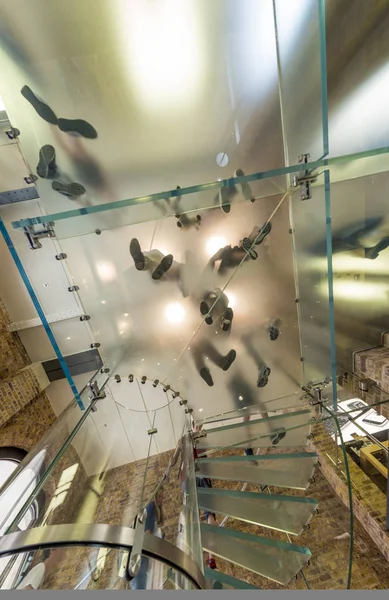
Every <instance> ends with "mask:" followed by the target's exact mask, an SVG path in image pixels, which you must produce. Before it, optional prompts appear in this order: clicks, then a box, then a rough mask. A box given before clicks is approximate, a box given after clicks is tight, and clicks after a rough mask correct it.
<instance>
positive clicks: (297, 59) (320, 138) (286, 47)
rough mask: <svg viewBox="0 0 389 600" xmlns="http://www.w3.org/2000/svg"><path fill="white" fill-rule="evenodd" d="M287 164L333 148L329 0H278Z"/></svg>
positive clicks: (312, 156) (276, 13)
mask: <svg viewBox="0 0 389 600" xmlns="http://www.w3.org/2000/svg"><path fill="white" fill-rule="evenodd" d="M273 6H274V21H275V28H276V39H277V57H278V70H279V71H278V72H279V88H280V98H281V111H282V123H283V133H284V149H285V160H286V164H288V165H291V164H296V162H297V161H298V159H299V157H300V156H301V155H304V154H308V155H309V156H310V159H311V160H318V159H320V158H322V157H323V156H326V155H327V154H328V108H327V71H326V39H325V2H324V0H300V1H299V2H298V3H297V4H296V3H295V4H294V3H293V2H289V1H288V0H274V2H273Z"/></svg>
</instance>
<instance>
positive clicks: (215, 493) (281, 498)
mask: <svg viewBox="0 0 389 600" xmlns="http://www.w3.org/2000/svg"><path fill="white" fill-rule="evenodd" d="M197 495H198V504H199V508H201V509H202V510H208V511H211V512H215V513H218V514H221V515H225V516H229V517H232V518H235V519H239V520H241V521H245V522H247V523H253V524H256V525H260V526H262V527H266V528H268V529H274V530H277V531H282V532H284V533H289V534H291V535H300V534H301V533H302V531H303V529H304V527H305V526H306V525H307V524H308V523H309V521H310V520H311V518H312V516H313V515H314V513H315V510H316V508H317V506H318V503H317V501H316V500H315V499H314V498H305V497H299V496H287V495H281V494H262V493H259V492H240V491H237V490H223V489H215V488H212V489H211V488H208V489H207V488H198V494H197Z"/></svg>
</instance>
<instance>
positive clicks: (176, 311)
mask: <svg viewBox="0 0 389 600" xmlns="http://www.w3.org/2000/svg"><path fill="white" fill-rule="evenodd" d="M165 315H166V318H167V320H168V321H169V323H172V324H174V325H178V324H179V323H182V322H183V320H184V318H185V309H184V308H183V306H181V304H179V303H178V302H174V303H172V304H168V305H167V307H166V309H165Z"/></svg>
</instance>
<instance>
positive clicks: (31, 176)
mask: <svg viewBox="0 0 389 600" xmlns="http://www.w3.org/2000/svg"><path fill="white" fill-rule="evenodd" d="M23 179H24V181H25V182H26V183H28V184H29V185H30V184H31V183H35V182H36V181H38V177H37V176H36V175H34V173H30V174H29V175H27V177H23Z"/></svg>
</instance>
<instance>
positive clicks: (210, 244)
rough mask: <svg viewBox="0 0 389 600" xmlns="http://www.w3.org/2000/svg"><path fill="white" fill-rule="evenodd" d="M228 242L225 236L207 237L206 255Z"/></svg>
mask: <svg viewBox="0 0 389 600" xmlns="http://www.w3.org/2000/svg"><path fill="white" fill-rule="evenodd" d="M227 244H228V242H227V239H226V238H225V237H222V236H215V237H211V238H209V240H208V241H207V245H206V247H205V248H206V251H207V255H208V256H213V255H214V254H215V253H216V252H217V251H218V250H220V248H224V246H227Z"/></svg>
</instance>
